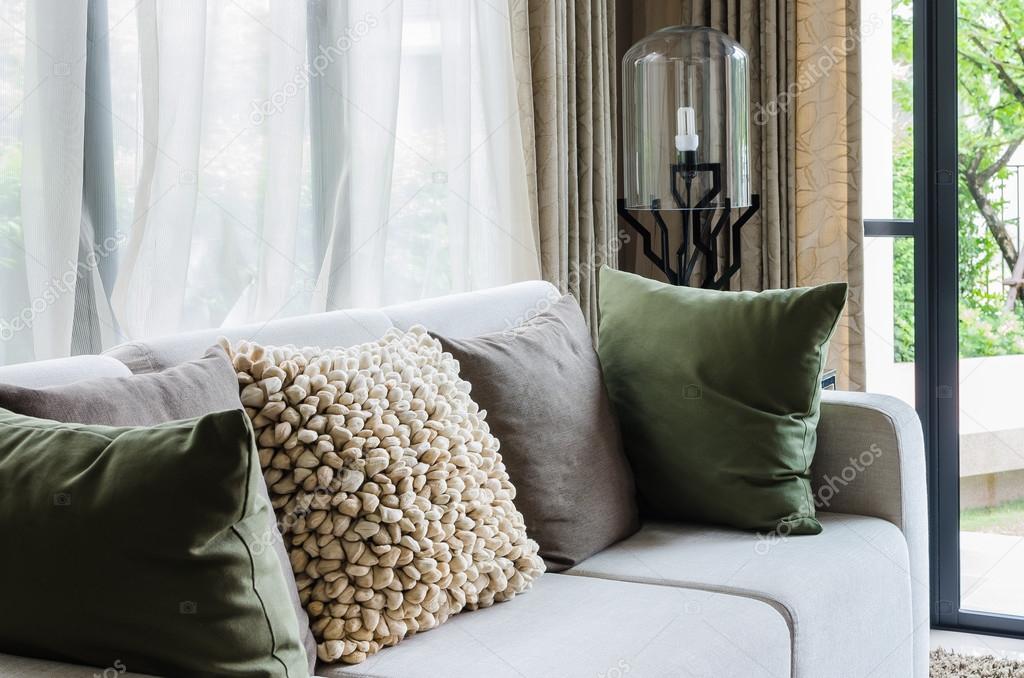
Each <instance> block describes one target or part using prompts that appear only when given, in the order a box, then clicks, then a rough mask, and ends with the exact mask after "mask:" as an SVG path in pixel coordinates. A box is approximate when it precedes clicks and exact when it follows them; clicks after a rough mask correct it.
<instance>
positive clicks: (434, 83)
mask: <svg viewBox="0 0 1024 678" xmlns="http://www.w3.org/2000/svg"><path fill="white" fill-rule="evenodd" d="M112 4H116V3H115V2H114V0H112ZM112 14H115V12H112ZM136 16H137V19H136V20H137V32H138V36H139V37H138V45H139V50H138V53H139V55H140V57H139V69H138V73H139V77H138V84H139V86H141V92H142V94H141V98H140V100H139V105H138V107H137V111H138V113H137V118H138V119H139V121H138V123H137V124H134V125H133V124H131V122H130V121H128V122H127V123H126V125H127V127H129V128H133V129H134V130H135V136H136V137H137V146H138V148H139V149H140V153H141V159H140V160H137V161H136V162H134V163H132V164H131V166H130V167H124V168H122V171H131V172H133V173H135V175H136V182H137V187H138V188H137V191H136V193H135V198H134V204H133V207H132V224H131V229H130V240H129V245H128V247H127V249H126V251H125V254H124V256H123V259H122V262H121V266H120V270H119V275H118V280H117V286H116V288H115V291H114V296H113V302H114V308H115V312H116V314H117V318H118V320H119V321H120V325H121V327H122V329H123V330H124V332H125V333H126V334H127V335H129V336H132V337H145V336H152V335H157V334H164V333H170V332H175V331H180V330H183V329H190V328H196V327H209V326H217V325H221V324H237V323H243V322H254V321H264V320H269V319H272V318H274V317H277V316H280V315H284V314H289V313H301V312H315V311H323V310H330V309H335V308H344V307H350V306H375V305H380V304H386V303H393V302H398V301H405V300H410V299H415V298H420V297H424V296H429V295H436V294H444V293H448V292H454V291H461V290H468V289H474V288H480V287H487V286H492V285H499V284H503V283H507V282H512V281H516V280H523V279H528V278H535V277H537V276H538V275H539V265H538V256H537V253H536V246H535V242H536V238H535V236H534V234H533V232H532V225H531V222H530V218H529V212H528V207H527V206H528V204H529V203H528V194H527V188H526V166H525V161H524V157H523V153H522V147H521V140H520V138H519V132H518V130H519V127H518V117H517V115H518V111H517V109H516V100H515V96H514V84H513V78H512V56H511V40H510V25H509V20H508V17H507V16H506V15H504V14H502V13H501V12H499V11H496V10H495V9H494V8H493V7H492V6H491V5H490V3H479V2H473V1H471V0H462V1H457V2H451V1H450V0H443V1H441V0H438V1H428V0H405V1H404V2H403V1H401V0H394V1H393V2H390V3H387V2H380V1H379V0H348V1H338V2H310V3H308V4H304V3H296V2H294V1H288V0H278V1H273V0H272V1H271V2H269V3H266V2H258V1H255V0H250V1H239V2H232V3H206V2H202V1H201V0H193V1H192V2H180V1H179V2H174V3H163V2H158V1H157V0H144V1H143V2H142V3H141V4H140V5H139V6H138V9H137V13H136ZM115 68H116V67H115ZM119 86H120V87H125V88H126V87H128V86H129V80H128V79H125V80H123V81H121V83H120V84H118V82H117V80H116V79H115V89H116V88H117V87H119ZM130 98H131V97H130V93H127V92H126V93H125V99H130ZM129 117H130V115H129Z"/></svg>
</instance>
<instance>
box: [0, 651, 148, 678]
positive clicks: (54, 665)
mask: <svg viewBox="0 0 1024 678" xmlns="http://www.w3.org/2000/svg"><path fill="white" fill-rule="evenodd" d="M104 671H106V673H104ZM115 674H116V675H117V678H153V677H152V676H150V674H148V673H134V672H133V671H132V670H131V668H130V667H128V666H126V665H125V664H123V663H119V664H118V665H116V666H115V665H113V664H112V665H111V666H107V667H99V666H84V665H82V664H65V663H63V662H53V661H50V660H48V659H33V658H31V657H18V656H15V655H12V654H0V676H3V677H4V678H94V677H95V676H103V677H104V678H107V677H109V676H114V675H115Z"/></svg>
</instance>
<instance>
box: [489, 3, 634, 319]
mask: <svg viewBox="0 0 1024 678" xmlns="http://www.w3.org/2000/svg"><path fill="white" fill-rule="evenodd" d="M509 10H510V15H511V19H512V39H513V52H514V54H515V61H516V80H517V83H518V96H519V102H520V111H521V117H522V124H523V127H522V129H523V142H524V146H525V148H526V149H527V165H528V171H529V175H530V177H529V181H530V192H531V200H530V210H531V216H532V218H533V221H534V224H535V228H536V231H537V236H538V238H539V243H540V260H541V271H542V275H543V277H544V278H545V279H546V280H549V281H551V282H552V283H554V284H555V285H557V286H558V288H559V289H560V290H562V291H563V292H569V293H572V294H573V295H574V296H575V297H576V298H577V299H578V300H579V302H580V305H581V306H582V307H583V311H584V315H585V316H586V317H587V319H588V321H589V322H590V324H591V327H592V329H593V328H594V327H595V325H596V323H595V322H594V320H596V318H597V271H598V269H599V268H600V267H601V266H602V265H604V264H608V265H610V266H616V267H617V262H618V250H619V247H620V240H619V237H618V227H617V225H616V217H615V193H616V190H615V161H614V158H615V144H616V137H617V135H616V129H617V127H616V122H615V98H616V79H615V76H614V74H615V60H616V59H615V42H614V32H615V7H614V2H613V0H570V1H568V2H547V1H546V0H510V1H509Z"/></svg>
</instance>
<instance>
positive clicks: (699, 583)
mask: <svg viewBox="0 0 1024 678" xmlns="http://www.w3.org/2000/svg"><path fill="white" fill-rule="evenodd" d="M819 518H820V519H821V522H822V525H823V526H824V528H825V529H824V531H823V532H822V533H821V534H819V535H814V536H793V537H784V538H783V537H777V538H775V539H771V538H768V537H765V536H762V535H755V534H751V533H749V532H741V531H739V530H731V529H727V528H711V527H704V526H694V525H675V524H658V523H654V524H648V525H645V526H644V527H643V528H641V530H640V532H638V533H637V534H636V535H634V536H632V537H630V538H629V539H626V540H625V541H622V542H620V543H618V544H616V545H614V546H612V547H611V548H608V549H606V550H605V551H603V552H601V553H599V554H597V555H596V556H592V557H591V558H589V559H587V560H585V561H584V562H583V563H582V564H580V565H577V566H576V567H574V568H573V569H571V570H568V571H567V573H566V574H567V575H569V576H574V575H575V576H585V577H601V578H608V579H615V580H619V581H633V582H642V583H654V584H661V585H663V586H679V587H694V588H701V589H707V590H710V591H720V592H728V593H732V594H734V595H738V596H747V597H749V598H750V599H751V600H758V601H766V602H769V603H772V604H774V605H776V606H778V608H779V609H781V610H783V611H784V614H785V616H786V619H787V621H788V623H789V624H790V626H791V627H792V633H793V657H794V664H795V670H794V673H793V675H794V676H795V678H821V677H822V676H837V675H842V676H843V677H844V678H868V677H869V676H870V677H871V678H908V677H909V676H911V675H912V674H913V672H912V667H913V663H914V657H913V631H914V628H913V622H912V619H911V613H910V580H909V577H908V576H907V570H908V564H907V548H906V543H905V542H904V540H903V535H902V534H901V533H900V531H899V530H898V529H896V527H894V526H893V525H891V524H890V523H887V522H885V521H883V520H879V519H877V518H867V517H862V516H850V515H842V514H828V513H825V514H819ZM755 631H756V633H760V629H759V628H758V626H757V625H755V624H750V625H749V627H748V632H749V633H752V634H754V633H755ZM698 675H701V674H698ZM714 675H719V674H714ZM720 675H741V674H720Z"/></svg>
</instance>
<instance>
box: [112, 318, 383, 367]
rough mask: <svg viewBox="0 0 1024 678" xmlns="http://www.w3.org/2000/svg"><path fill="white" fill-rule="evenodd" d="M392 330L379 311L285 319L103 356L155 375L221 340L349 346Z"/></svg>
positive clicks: (146, 344)
mask: <svg viewBox="0 0 1024 678" xmlns="http://www.w3.org/2000/svg"><path fill="white" fill-rule="evenodd" d="M390 328H391V321H389V320H388V318H387V316H386V315H384V313H383V312H381V311H379V310H364V309H356V310H353V311H332V312H330V313H320V314H316V315H304V316H298V317H295V318H284V319H281V320H274V321H271V322H269V323H261V324H259V325H244V326H241V327H226V328H223V329H213V330H202V331H200V332H191V333H189V334H179V335H175V336H171V337H161V338H158V339H151V340H149V341H134V342H131V343H128V344H123V345H121V346H115V347H114V348H112V349H110V350H109V351H107V352H106V353H105V354H104V355H108V356H110V357H113V358H117V359H118V360H120V361H121V362H123V363H124V364H125V365H127V366H128V367H129V368H130V369H131V371H132V372H134V373H136V374H138V373H141V372H155V371H157V370H162V369H165V368H168V367H171V366H173V365H177V364H179V363H183V362H185V361H187V360H195V359H197V358H200V357H202V355H203V354H204V353H206V349H208V348H210V346H212V345H213V344H215V343H216V342H217V339H218V338H220V337H227V338H228V339H230V340H231V341H239V340H242V339H250V340H252V341H257V342H259V343H261V344H265V345H282V344H295V345H297V346H351V345H353V344H359V343H361V342H364V341H373V340H374V339H378V338H380V337H381V336H383V335H384V333H385V332H387V331H388V330H389V329H390Z"/></svg>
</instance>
